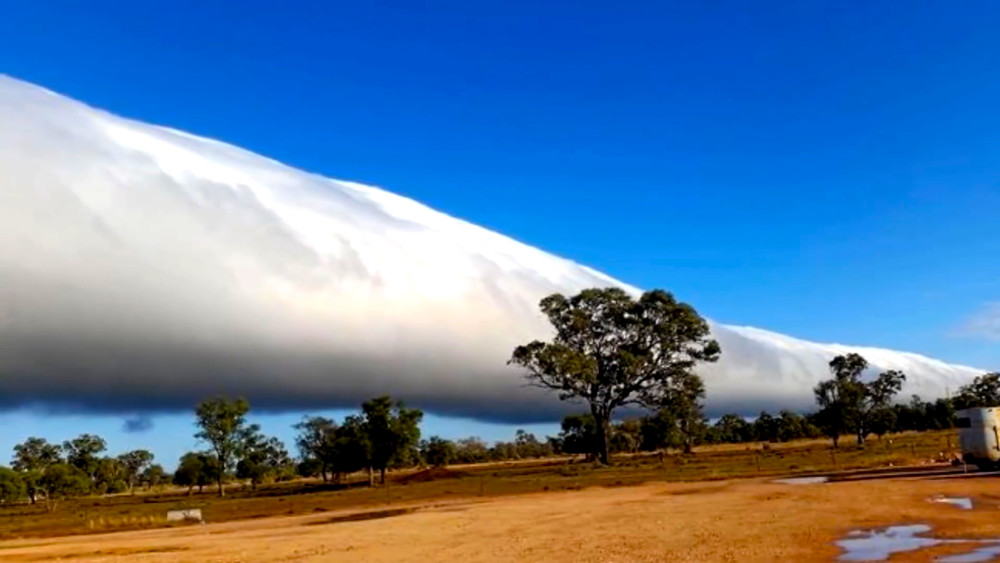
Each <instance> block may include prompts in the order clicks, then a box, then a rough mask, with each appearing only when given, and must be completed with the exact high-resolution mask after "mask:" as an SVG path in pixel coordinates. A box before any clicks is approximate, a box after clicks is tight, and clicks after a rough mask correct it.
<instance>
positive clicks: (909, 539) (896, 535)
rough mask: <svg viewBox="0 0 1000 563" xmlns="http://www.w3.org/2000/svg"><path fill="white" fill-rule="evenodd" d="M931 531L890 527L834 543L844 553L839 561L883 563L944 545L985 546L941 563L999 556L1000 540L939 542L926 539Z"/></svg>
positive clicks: (918, 527)
mask: <svg viewBox="0 0 1000 563" xmlns="http://www.w3.org/2000/svg"><path fill="white" fill-rule="evenodd" d="M930 531H931V527H930V526H927V525H925V524H912V525H909V526H890V527H888V528H885V529H882V530H855V531H853V532H851V533H849V534H847V537H846V538H844V539H842V540H839V541H837V542H836V544H837V546H838V547H840V548H841V549H843V550H844V553H843V554H842V555H841V556H840V560H841V561H885V560H886V559H888V558H889V557H891V556H892V555H893V554H895V553H904V552H907V551H916V550H918V549H924V548H927V547H933V546H936V545H943V544H969V543H974V544H988V545H984V546H983V547H980V548H979V549H976V550H973V551H970V552H967V553H959V554H956V555H949V556H946V557H942V558H939V559H938V560H937V561H940V562H941V563H975V562H977V561H992V560H993V558H994V557H997V556H1000V538H995V539H985V540H981V539H941V538H934V537H927V536H926V535H925V534H927V532H930Z"/></svg>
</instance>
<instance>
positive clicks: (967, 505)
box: [930, 496, 972, 510]
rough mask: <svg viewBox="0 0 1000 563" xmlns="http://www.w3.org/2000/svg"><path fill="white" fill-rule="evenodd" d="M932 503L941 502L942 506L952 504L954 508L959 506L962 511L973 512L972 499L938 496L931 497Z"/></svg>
mask: <svg viewBox="0 0 1000 563" xmlns="http://www.w3.org/2000/svg"><path fill="white" fill-rule="evenodd" d="M930 501H931V502H940V503H942V504H950V505H952V506H957V507H959V508H961V509H962V510H972V499H971V498H969V497H946V496H936V497H931V499H930Z"/></svg>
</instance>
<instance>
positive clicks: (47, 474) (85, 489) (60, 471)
mask: <svg viewBox="0 0 1000 563" xmlns="http://www.w3.org/2000/svg"><path fill="white" fill-rule="evenodd" d="M39 485H40V488H41V489H42V491H44V492H45V507H46V509H48V510H49V511H52V510H55V509H56V506H57V504H58V502H59V500H61V499H64V498H71V497H78V496H82V495H85V494H87V493H89V492H90V477H89V476H88V475H87V474H86V473H84V472H83V470H81V469H79V468H78V467H76V466H74V465H70V464H68V463H54V464H52V465H49V466H48V467H46V468H45V471H44V473H42V477H41V479H40V480H39Z"/></svg>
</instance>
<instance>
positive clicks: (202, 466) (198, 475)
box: [173, 452, 221, 494]
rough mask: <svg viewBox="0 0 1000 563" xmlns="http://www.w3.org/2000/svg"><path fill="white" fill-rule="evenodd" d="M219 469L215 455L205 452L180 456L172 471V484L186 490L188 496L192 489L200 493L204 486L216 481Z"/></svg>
mask: <svg viewBox="0 0 1000 563" xmlns="http://www.w3.org/2000/svg"><path fill="white" fill-rule="evenodd" d="M220 473H221V469H220V466H219V460H218V459H217V458H216V457H215V454H212V453H207V452H188V453H186V454H184V455H183V456H181V459H180V462H179V463H178V464H177V470H176V471H174V478H173V483H174V484H175V485H179V486H181V487H187V488H188V494H190V493H191V492H192V490H193V488H194V487H198V492H199V493H200V492H201V491H202V489H203V488H204V487H205V485H208V484H209V483H212V482H214V481H217V480H218V479H219V478H220V477H219V474H220Z"/></svg>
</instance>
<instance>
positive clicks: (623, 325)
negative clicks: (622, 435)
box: [508, 288, 720, 464]
mask: <svg viewBox="0 0 1000 563" xmlns="http://www.w3.org/2000/svg"><path fill="white" fill-rule="evenodd" d="M540 306H541V309H542V312H543V313H544V314H545V315H546V316H547V317H548V319H549V322H550V323H551V324H552V326H553V328H554V329H555V336H554V337H553V339H552V341H551V342H542V341H538V340H536V341H533V342H531V343H528V344H526V345H522V346H518V347H517V348H515V349H514V352H513V354H512V356H511V359H510V361H509V362H508V363H510V364H513V365H516V366H519V367H522V368H525V369H526V370H527V375H526V376H527V378H528V380H529V381H530V382H531V383H532V384H534V385H537V386H539V387H542V388H546V389H550V390H553V391H557V392H558V393H559V398H560V399H563V400H567V399H582V400H583V401H586V402H587V404H588V406H589V407H590V413H591V416H593V417H594V421H595V423H596V424H597V428H598V457H599V459H600V461H601V463H604V464H607V463H608V434H609V425H610V421H611V417H612V415H613V414H614V411H615V409H617V408H619V407H623V406H626V405H630V404H635V405H640V406H645V407H647V408H651V409H658V408H660V407H661V406H662V405H664V404H665V403H669V402H670V401H671V394H672V393H673V392H674V391H675V389H676V388H677V387H678V385H677V382H678V380H680V379H683V378H685V377H696V376H695V375H694V374H693V373H692V370H693V368H694V367H695V366H696V365H697V364H698V362H714V361H715V360H717V359H718V357H719V354H720V349H719V345H718V343H716V342H715V341H714V340H711V339H710V338H709V326H708V323H707V322H706V321H705V320H704V319H703V318H701V317H700V316H699V315H698V313H697V312H696V311H695V310H694V308H692V307H691V306H689V305H687V304H684V303H679V302H677V301H675V300H674V297H673V296H672V295H670V294H669V293H667V292H665V291H661V290H654V291H648V292H646V293H644V294H643V295H642V296H641V297H640V298H639V299H638V300H635V299H633V298H632V297H631V296H629V295H628V294H627V293H626V292H625V291H624V290H622V289H619V288H607V289H585V290H583V291H581V292H580V293H579V294H577V295H575V296H573V297H569V298H567V297H565V296H563V295H560V294H554V295H550V296H549V297H546V298H545V299H543V300H542V301H541V304H540Z"/></svg>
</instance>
